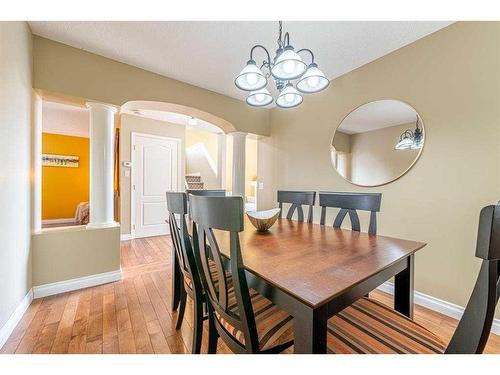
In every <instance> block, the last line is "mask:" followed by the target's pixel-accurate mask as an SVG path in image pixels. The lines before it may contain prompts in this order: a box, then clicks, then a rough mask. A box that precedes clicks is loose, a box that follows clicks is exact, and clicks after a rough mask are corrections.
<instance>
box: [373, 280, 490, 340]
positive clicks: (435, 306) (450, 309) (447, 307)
mask: <svg viewBox="0 0 500 375" xmlns="http://www.w3.org/2000/svg"><path fill="white" fill-rule="evenodd" d="M377 289H379V290H381V291H382V292H386V293H389V294H394V284H393V283H391V282H389V281H386V282H385V283H383V284H382V285H380V286H379V287H378V288H377ZM414 301H415V303H416V304H417V305H420V306H423V307H427V308H428V309H430V310H433V311H437V312H439V313H441V314H443V315H446V316H449V317H451V318H454V319H457V320H459V319H460V318H461V317H462V315H463V313H464V310H465V309H464V308H463V307H462V306H459V305H455V304H454V303H451V302H448V301H443V300H442V299H439V298H436V297H433V296H429V295H427V294H424V293H421V292H417V291H415V294H414ZM491 332H492V333H494V334H496V335H500V319H494V320H493V324H492V326H491Z"/></svg>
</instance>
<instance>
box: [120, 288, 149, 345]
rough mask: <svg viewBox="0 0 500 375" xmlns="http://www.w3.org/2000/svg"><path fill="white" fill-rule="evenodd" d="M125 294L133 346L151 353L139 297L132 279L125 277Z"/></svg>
mask: <svg viewBox="0 0 500 375" xmlns="http://www.w3.org/2000/svg"><path fill="white" fill-rule="evenodd" d="M124 285H125V294H126V296H127V304H128V310H129V314H130V322H131V324H132V330H133V332H134V339H135V347H136V351H137V353H142V354H146V353H153V346H152V345H151V340H150V338H149V334H148V330H147V326H146V321H145V320H144V316H143V314H142V309H141V306H140V302H139V298H138V297H137V292H136V290H135V285H134V281H133V280H130V279H127V280H125V282H124Z"/></svg>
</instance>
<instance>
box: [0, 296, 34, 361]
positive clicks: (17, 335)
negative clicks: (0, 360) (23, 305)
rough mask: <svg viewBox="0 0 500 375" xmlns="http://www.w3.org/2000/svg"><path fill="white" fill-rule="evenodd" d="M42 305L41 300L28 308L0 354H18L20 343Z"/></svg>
mask: <svg viewBox="0 0 500 375" xmlns="http://www.w3.org/2000/svg"><path fill="white" fill-rule="evenodd" d="M41 303H42V299H41V298H39V299H35V300H33V302H32V303H31V305H30V306H29V307H28V309H27V310H26V312H25V313H24V315H23V317H22V318H21V320H20V321H19V323H18V324H17V326H16V328H14V330H13V331H12V333H11V335H10V337H9V340H8V341H7V342H6V343H5V345H4V346H3V348H2V350H0V354H13V353H15V352H16V349H17V347H18V346H19V343H20V342H21V340H22V338H23V337H24V334H25V333H26V331H27V330H28V328H29V326H30V324H31V322H32V321H33V319H34V318H35V315H36V313H37V312H38V309H39V308H40V305H41Z"/></svg>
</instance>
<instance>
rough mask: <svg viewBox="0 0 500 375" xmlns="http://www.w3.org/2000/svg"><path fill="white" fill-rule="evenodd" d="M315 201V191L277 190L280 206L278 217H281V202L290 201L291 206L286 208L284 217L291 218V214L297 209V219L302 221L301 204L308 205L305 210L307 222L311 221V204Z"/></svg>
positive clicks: (302, 211)
mask: <svg viewBox="0 0 500 375" xmlns="http://www.w3.org/2000/svg"><path fill="white" fill-rule="evenodd" d="M315 202H316V192H315V191H285V190H278V203H279V207H280V208H281V212H280V217H283V203H290V204H291V206H290V208H289V209H288V213H287V214H286V218H287V219H288V220H291V219H292V216H293V214H294V212H295V210H297V219H298V221H304V210H303V209H302V205H304V206H309V209H308V212H307V222H308V223H312V222H313V206H314V203H315Z"/></svg>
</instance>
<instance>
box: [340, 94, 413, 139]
mask: <svg viewBox="0 0 500 375" xmlns="http://www.w3.org/2000/svg"><path fill="white" fill-rule="evenodd" d="M416 116H417V112H416V111H415V110H414V109H413V107H411V106H409V105H408V104H406V103H403V102H400V101H399V100H378V101H375V102H371V103H368V104H365V105H362V106H361V107H359V108H357V109H355V110H354V111H352V112H351V113H349V115H347V117H346V118H345V119H344V120H343V121H342V123H341V124H340V126H339V127H338V130H340V131H341V132H343V133H346V134H357V133H364V132H369V131H372V130H377V129H382V128H388V127H390V126H396V125H401V124H408V123H410V122H411V123H413V122H415V121H416Z"/></svg>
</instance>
